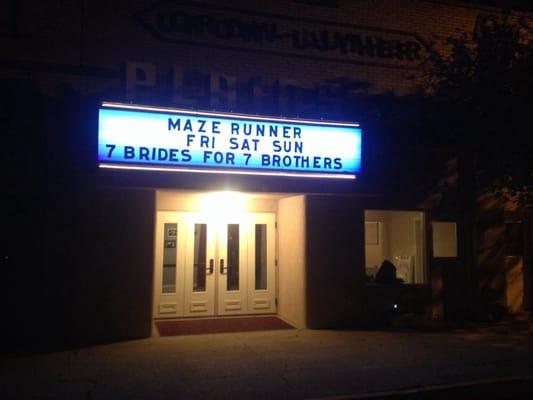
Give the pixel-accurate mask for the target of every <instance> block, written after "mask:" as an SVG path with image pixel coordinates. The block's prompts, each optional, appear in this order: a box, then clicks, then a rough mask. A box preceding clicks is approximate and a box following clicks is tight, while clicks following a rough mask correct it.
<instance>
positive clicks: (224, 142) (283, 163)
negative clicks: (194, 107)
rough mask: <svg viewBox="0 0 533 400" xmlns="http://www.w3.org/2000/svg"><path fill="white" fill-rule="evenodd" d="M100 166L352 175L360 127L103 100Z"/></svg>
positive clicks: (358, 162) (355, 169)
mask: <svg viewBox="0 0 533 400" xmlns="http://www.w3.org/2000/svg"><path fill="white" fill-rule="evenodd" d="M98 161H99V163H100V164H99V165H100V167H101V168H118V169H140V170H152V171H175V172H207V173H235V174H250V175H282V176H299V177H309V178H340V179H355V177H356V174H358V173H359V172H360V171H361V128H360V127H359V124H350V123H340V122H322V121H309V120H296V119H281V118H267V117H256V116H251V115H238V114H228V113H214V112H196V111H189V110H178V109H171V108H160V107H148V106H137V105H130V104H118V103H103V104H102V107H101V108H100V113H99V124H98Z"/></svg>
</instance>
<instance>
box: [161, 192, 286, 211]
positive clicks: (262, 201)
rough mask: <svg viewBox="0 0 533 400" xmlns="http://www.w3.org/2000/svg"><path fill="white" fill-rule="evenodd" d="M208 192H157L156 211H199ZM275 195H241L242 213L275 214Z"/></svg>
mask: <svg viewBox="0 0 533 400" xmlns="http://www.w3.org/2000/svg"><path fill="white" fill-rule="evenodd" d="M209 193H210V192H207V191H206V192H192V191H172V190H158V191H157V192H156V208H157V211H199V210H200V209H201V207H202V203H203V202H202V198H205V196H209ZM279 197H280V195H276V194H253V193H243V207H244V208H243V210H242V211H243V212H273V213H275V212H277V208H278V198H279Z"/></svg>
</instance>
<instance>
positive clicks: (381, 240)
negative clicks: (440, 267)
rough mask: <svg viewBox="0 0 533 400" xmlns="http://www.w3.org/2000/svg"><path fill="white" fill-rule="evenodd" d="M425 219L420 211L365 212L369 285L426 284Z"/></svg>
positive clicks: (366, 259) (366, 267) (366, 265)
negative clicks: (371, 283) (372, 283)
mask: <svg viewBox="0 0 533 400" xmlns="http://www.w3.org/2000/svg"><path fill="white" fill-rule="evenodd" d="M424 218H425V217H424V213H422V212H419V211H392V210H366V211H365V270H366V276H367V281H368V282H374V283H406V284H417V283H418V284H420V283H426V282H427V271H426V260H425V258H426V256H425V254H426V247H425V235H424Z"/></svg>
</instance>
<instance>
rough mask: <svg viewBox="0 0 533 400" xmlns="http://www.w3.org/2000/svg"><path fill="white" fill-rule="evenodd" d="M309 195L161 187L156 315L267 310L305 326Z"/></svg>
mask: <svg viewBox="0 0 533 400" xmlns="http://www.w3.org/2000/svg"><path fill="white" fill-rule="evenodd" d="M304 199H305V197H304V196H303V195H291V194H283V193H241V192H232V191H216V192H208V191H170V190H159V191H157V192H156V218H155V220H156V224H155V229H154V232H155V235H154V253H155V254H154V288H153V290H154V292H153V294H154V295H153V298H154V301H153V310H152V315H153V318H154V320H161V319H183V318H219V317H235V316H249V315H265V314H266V315H277V316H278V317H279V318H281V319H283V320H285V321H287V322H288V323H290V324H291V325H293V326H295V327H298V328H303V327H305V273H304V272H305V255H304V245H305V231H304V229H305V213H304V209H305V201H304Z"/></svg>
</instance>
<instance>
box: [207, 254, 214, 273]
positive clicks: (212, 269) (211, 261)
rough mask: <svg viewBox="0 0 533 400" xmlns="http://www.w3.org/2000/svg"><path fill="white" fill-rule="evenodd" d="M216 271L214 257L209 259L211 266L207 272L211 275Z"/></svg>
mask: <svg viewBox="0 0 533 400" xmlns="http://www.w3.org/2000/svg"><path fill="white" fill-rule="evenodd" d="M214 271H215V260H213V259H212V258H211V259H210V260H209V268H207V273H208V274H209V275H211V274H212V273H213V272H214Z"/></svg>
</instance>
